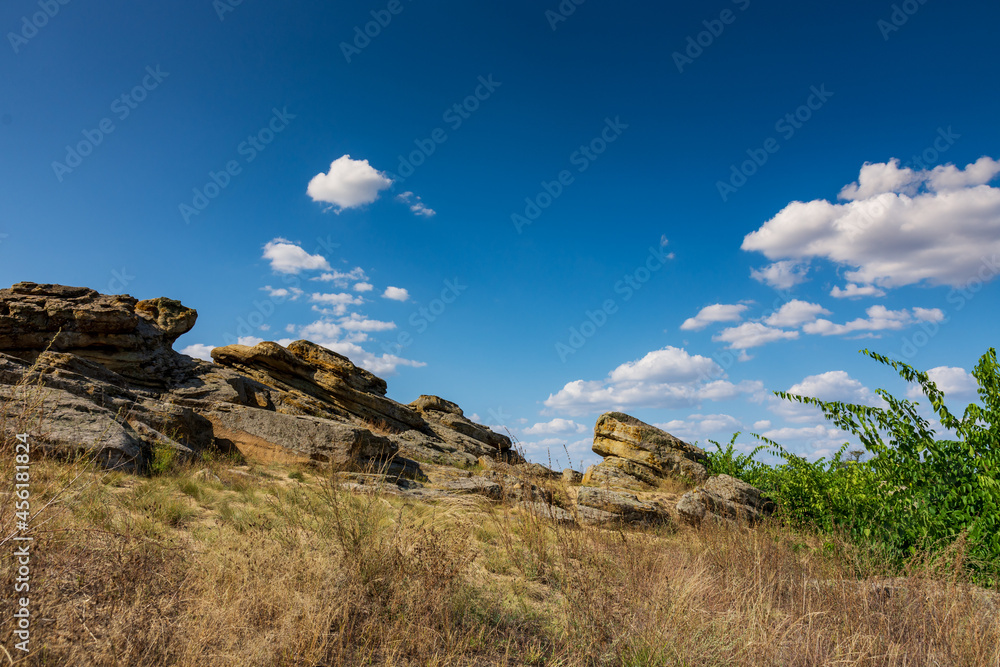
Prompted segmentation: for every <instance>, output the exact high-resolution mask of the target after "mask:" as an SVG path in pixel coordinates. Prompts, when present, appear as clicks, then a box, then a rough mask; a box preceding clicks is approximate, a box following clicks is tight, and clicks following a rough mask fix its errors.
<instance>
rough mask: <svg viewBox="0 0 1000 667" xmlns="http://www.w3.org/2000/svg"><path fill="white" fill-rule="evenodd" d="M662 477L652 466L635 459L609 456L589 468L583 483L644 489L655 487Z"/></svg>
mask: <svg viewBox="0 0 1000 667" xmlns="http://www.w3.org/2000/svg"><path fill="white" fill-rule="evenodd" d="M662 479H663V478H662V477H661V476H659V475H657V474H656V472H654V471H653V470H652V469H651V468H648V467H646V466H644V465H641V464H639V463H636V462H635V461H629V460H628V459H622V458H618V457H617V456H609V457H607V458H605V459H604V460H603V461H601V462H600V463H598V464H597V465H592V466H590V467H589V468H587V470H586V472H585V473H584V476H583V483H584V484H593V485H595V486H618V487H623V488H626V489H636V490H640V491H644V490H647V489H651V488H653V487H655V486H656V485H657V484H659V483H660V481H661V480H662Z"/></svg>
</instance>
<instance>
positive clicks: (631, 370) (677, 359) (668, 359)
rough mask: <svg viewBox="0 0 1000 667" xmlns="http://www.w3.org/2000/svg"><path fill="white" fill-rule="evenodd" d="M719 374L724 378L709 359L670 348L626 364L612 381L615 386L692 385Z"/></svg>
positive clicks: (615, 374) (617, 370) (613, 373)
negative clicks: (648, 383)
mask: <svg viewBox="0 0 1000 667" xmlns="http://www.w3.org/2000/svg"><path fill="white" fill-rule="evenodd" d="M716 373H718V374H721V369H720V368H719V365H718V364H716V363H715V362H714V361H713V360H711V359H709V358H708V357H703V356H701V355H699V354H696V355H691V354H688V353H687V352H686V351H685V350H682V349H681V348H677V347H672V346H669V345H668V346H667V347H665V348H663V349H662V350H654V351H652V352H650V353H648V354H647V355H646V356H644V357H643V358H642V359H637V360H636V361H629V362H626V363H624V364H622V365H621V366H619V367H618V368H616V369H614V370H613V371H611V374H610V376H609V377H610V378H611V381H612V382H691V381H692V380H697V379H698V378H699V377H708V376H710V375H713V374H716Z"/></svg>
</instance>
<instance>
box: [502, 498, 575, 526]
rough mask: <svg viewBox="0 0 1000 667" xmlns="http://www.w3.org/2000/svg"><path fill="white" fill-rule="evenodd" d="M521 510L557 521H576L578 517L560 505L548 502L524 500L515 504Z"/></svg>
mask: <svg viewBox="0 0 1000 667" xmlns="http://www.w3.org/2000/svg"><path fill="white" fill-rule="evenodd" d="M515 507H518V508H519V509H521V510H524V511H525V512H527V513H528V514H531V515H533V516H537V517H541V518H543V519H548V520H550V521H555V522H556V523H576V517H575V516H573V513H572V512H569V511H567V510H565V509H563V508H562V507H559V506H558V505H551V504H549V503H546V502H540V501H537V500H535V501H529V500H522V501H520V502H518V503H516V504H515Z"/></svg>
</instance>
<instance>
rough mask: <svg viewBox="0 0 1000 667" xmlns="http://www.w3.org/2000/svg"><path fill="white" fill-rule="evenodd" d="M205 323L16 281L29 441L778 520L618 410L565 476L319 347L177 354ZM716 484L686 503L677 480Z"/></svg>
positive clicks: (612, 512)
mask: <svg viewBox="0 0 1000 667" xmlns="http://www.w3.org/2000/svg"><path fill="white" fill-rule="evenodd" d="M197 316H198V314H197V312H196V311H194V310H193V309H191V308H186V307H185V306H183V305H182V304H181V303H180V302H178V301H173V300H170V299H165V298H159V299H151V300H147V301H139V300H137V299H135V298H133V297H131V296H128V295H117V296H109V295H103V294H99V293H97V292H95V291H94V290H91V289H87V288H83V287H65V286H61V285H41V284H35V283H18V284H16V285H14V286H13V287H11V288H9V289H3V290H0V404H3V405H7V406H10V405H15V404H20V405H22V406H23V405H30V406H31V408H32V409H31V413H32V419H31V420H30V421H28V422H23V421H22V423H18V422H17V419H15V418H12V417H10V418H8V416H7V415H4V416H3V418H0V426H2V427H3V428H5V429H7V430H8V431H11V429H30V433H31V436H32V439H33V441H34V442H36V443H37V444H38V445H39V446H40V447H41V448H42V449H43V450H47V451H49V452H52V453H54V454H57V455H64V454H75V453H83V454H86V455H89V456H91V457H92V458H93V459H94V460H96V461H97V462H99V463H100V464H102V465H104V466H106V467H109V468H120V469H124V470H128V471H132V472H141V471H143V470H145V469H146V468H147V467H148V465H149V463H150V461H151V458H152V456H153V452H154V450H156V449H159V448H168V449H171V450H173V451H174V452H176V453H177V454H178V455H180V456H193V455H195V454H196V453H197V452H199V451H203V450H206V449H210V448H215V449H221V450H224V451H234V450H235V451H238V452H240V453H241V454H242V455H243V456H245V457H246V458H248V459H255V460H258V461H265V462H281V463H307V462H309V463H315V464H319V465H330V466H334V467H335V469H337V470H338V471H341V479H342V482H343V484H344V485H345V487H346V488H350V489H352V490H354V491H357V492H371V491H373V490H376V489H377V490H380V491H382V492H389V493H397V494H401V495H405V496H408V497H411V498H413V499H419V500H433V499H436V498H441V497H445V496H457V495H466V496H468V495H472V496H477V497H479V498H481V499H482V501H483V502H510V503H512V504H515V505H517V506H518V507H520V508H521V509H523V510H526V511H529V512H532V513H534V514H536V515H540V516H544V517H548V518H551V519H553V520H556V521H562V522H572V523H588V524H608V525H616V524H617V525H620V524H645V525H654V524H658V525H675V524H676V523H678V522H684V523H688V524H692V525H699V524H701V523H702V522H705V521H717V522H722V523H727V522H733V521H744V520H745V521H751V522H753V521H757V520H759V519H760V518H762V517H763V516H766V515H767V514H770V513H771V512H773V511H774V503H773V502H771V501H770V500H769V499H767V498H765V497H764V496H763V495H762V494H761V493H760V491H759V490H757V489H754V488H753V487H751V486H749V485H747V484H744V483H743V482H740V481H739V480H736V479H733V478H731V477H728V476H726V475H720V476H716V477H709V471H708V467H707V466H708V462H709V461H708V457H707V456H706V455H705V453H704V452H703V451H702V450H701V449H699V448H698V447H695V446H694V445H690V444H688V443H686V442H684V441H682V440H679V439H678V438H675V437H674V436H672V435H670V434H669V433H666V432H665V431H662V430H660V429H658V428H655V427H653V426H650V425H649V424H646V423H644V422H641V421H639V420H638V419H635V418H634V417H630V416H629V415H626V414H622V413H620V412H609V413H606V414H604V415H602V416H601V417H600V418H599V419H598V420H597V424H596V426H595V428H594V444H593V450H594V452H596V453H597V454H600V455H601V456H603V457H604V460H603V461H602V462H601V463H599V464H597V465H595V466H591V467H590V468H588V469H587V471H586V473H585V474H583V475H581V474H580V473H579V472H576V471H574V470H570V469H567V470H565V471H563V472H562V473H557V472H554V471H552V470H549V469H548V468H546V467H545V466H542V465H540V464H537V463H528V462H526V461H525V460H524V459H523V458H521V456H520V455H519V454H518V453H517V452H516V451H514V450H513V449H512V448H511V440H510V438H508V437H507V436H504V435H500V434H499V433H496V432H494V431H492V430H491V429H489V428H488V427H486V426H482V425H480V424H476V423H475V422H473V421H471V420H470V419H468V418H467V417H466V416H465V414H464V413H463V412H462V409H461V408H460V407H459V406H458V405H457V404H455V403H452V402H451V401H447V400H445V399H443V398H439V397H437V396H426V395H425V396H420V397H418V398H417V399H416V400H415V401H413V402H412V403H409V404H408V405H407V404H403V403H399V402H396V401H394V400H392V399H391V398H388V397H387V396H386V390H387V386H386V383H385V381H384V380H382V379H381V378H379V377H376V376H375V375H373V374H372V373H370V372H368V371H366V370H364V369H362V368H359V367H357V366H355V365H354V364H353V363H352V362H351V361H350V359H348V358H347V357H345V356H343V355H340V354H337V353H336V352H332V351H331V350H328V349H326V348H324V347H321V346H319V345H316V344H314V343H311V342H309V341H304V340H300V341H295V342H293V343H290V344H289V345H288V346H287V347H283V346H281V345H279V344H277V343H271V342H263V343H259V344H257V345H254V346H252V347H249V346H244V345H229V346H226V347H220V348H216V349H215V350H213V351H212V358H213V360H214V361H215V363H209V362H205V361H200V360H196V359H192V358H190V357H187V356H185V355H182V354H179V353H177V352H175V351H174V350H173V348H172V345H173V343H174V341H175V340H176V339H177V338H178V337H179V336H180V335H182V334H184V333H185V332H187V331H189V330H190V329H191V328H192V327H193V326H194V324H195V321H196V319H197ZM671 478H674V479H679V480H682V481H683V482H686V483H689V484H702V485H701V486H699V487H697V488H695V489H694V490H693V491H691V492H689V493H686V494H684V495H683V496H680V495H679V494H676V493H672V492H670V491H667V490H664V485H663V482H664V481H665V480H668V479H671Z"/></svg>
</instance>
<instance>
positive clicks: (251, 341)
mask: <svg viewBox="0 0 1000 667" xmlns="http://www.w3.org/2000/svg"><path fill="white" fill-rule="evenodd" d="M263 342H264V339H263V338H261V337H260V336H240V337H239V338H237V339H236V344H237V345H246V346H247V347H253V346H254V345H256V344H257V343H263Z"/></svg>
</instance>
